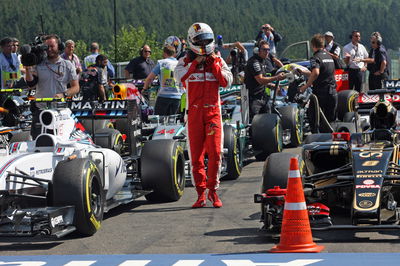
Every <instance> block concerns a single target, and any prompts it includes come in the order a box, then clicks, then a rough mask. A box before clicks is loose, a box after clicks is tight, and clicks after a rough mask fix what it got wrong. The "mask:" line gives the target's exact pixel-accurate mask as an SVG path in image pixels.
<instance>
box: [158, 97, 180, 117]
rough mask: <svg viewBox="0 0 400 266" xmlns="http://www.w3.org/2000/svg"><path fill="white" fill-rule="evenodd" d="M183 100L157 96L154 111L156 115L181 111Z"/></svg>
mask: <svg viewBox="0 0 400 266" xmlns="http://www.w3.org/2000/svg"><path fill="white" fill-rule="evenodd" d="M180 103H181V100H180V99H172V98H164V97H157V100H156V106H155V107H154V113H155V114H156V115H174V114H177V113H178V111H179V106H180Z"/></svg>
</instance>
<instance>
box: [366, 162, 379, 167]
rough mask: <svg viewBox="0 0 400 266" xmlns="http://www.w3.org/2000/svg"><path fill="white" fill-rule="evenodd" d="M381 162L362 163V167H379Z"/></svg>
mask: <svg viewBox="0 0 400 266" xmlns="http://www.w3.org/2000/svg"><path fill="white" fill-rule="evenodd" d="M378 164H379V161H366V162H363V163H362V166H377V165H378Z"/></svg>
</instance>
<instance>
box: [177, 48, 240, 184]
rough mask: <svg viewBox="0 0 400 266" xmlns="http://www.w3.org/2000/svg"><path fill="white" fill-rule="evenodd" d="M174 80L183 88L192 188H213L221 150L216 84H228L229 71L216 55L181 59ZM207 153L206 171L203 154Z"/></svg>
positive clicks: (221, 135)
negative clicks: (192, 180)
mask: <svg viewBox="0 0 400 266" xmlns="http://www.w3.org/2000/svg"><path fill="white" fill-rule="evenodd" d="M175 79H176V80H179V81H181V82H182V84H183V86H184V87H185V88H186V110H187V111H186V112H187V124H186V129H187V137H188V142H189V156H190V162H191V166H192V167H191V169H192V175H193V179H194V182H195V185H196V188H199V189H206V188H208V189H211V190H216V189H217V188H218V186H219V176H220V168H221V159H222V151H223V128H222V117H221V105H220V98H219V87H227V86H230V84H231V83H232V79H233V77H232V73H231V71H230V69H229V68H228V66H227V65H226V63H225V61H224V60H223V59H222V58H220V57H215V58H213V57H211V56H208V57H207V60H205V62H204V63H198V62H197V61H196V60H193V61H192V62H189V58H188V57H185V58H181V59H180V60H179V62H178V65H177V66H176V68H175ZM205 154H207V156H208V164H207V173H206V171H205V167H204V155H205Z"/></svg>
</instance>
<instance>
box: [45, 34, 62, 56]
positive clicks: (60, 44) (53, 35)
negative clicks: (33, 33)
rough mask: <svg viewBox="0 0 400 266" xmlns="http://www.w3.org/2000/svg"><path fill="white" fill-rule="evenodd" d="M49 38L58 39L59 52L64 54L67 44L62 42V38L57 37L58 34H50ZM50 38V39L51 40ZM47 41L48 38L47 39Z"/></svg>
mask: <svg viewBox="0 0 400 266" xmlns="http://www.w3.org/2000/svg"><path fill="white" fill-rule="evenodd" d="M48 37H50V38H56V40H57V44H58V52H59V53H60V54H61V53H62V52H64V49H65V43H64V42H63V41H61V38H60V37H59V36H58V35H57V34H50V35H48ZM50 38H49V39H50ZM46 39H47V38H46Z"/></svg>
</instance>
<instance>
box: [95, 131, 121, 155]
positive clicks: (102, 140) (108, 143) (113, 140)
mask: <svg viewBox="0 0 400 266" xmlns="http://www.w3.org/2000/svg"><path fill="white" fill-rule="evenodd" d="M94 142H95V144H96V145H99V146H100V147H102V148H106V149H111V150H114V151H116V152H117V153H118V154H121V153H122V150H123V145H124V141H123V139H122V134H121V133H120V132H119V131H118V130H116V129H113V128H101V129H98V130H96V133H95V135H94Z"/></svg>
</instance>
